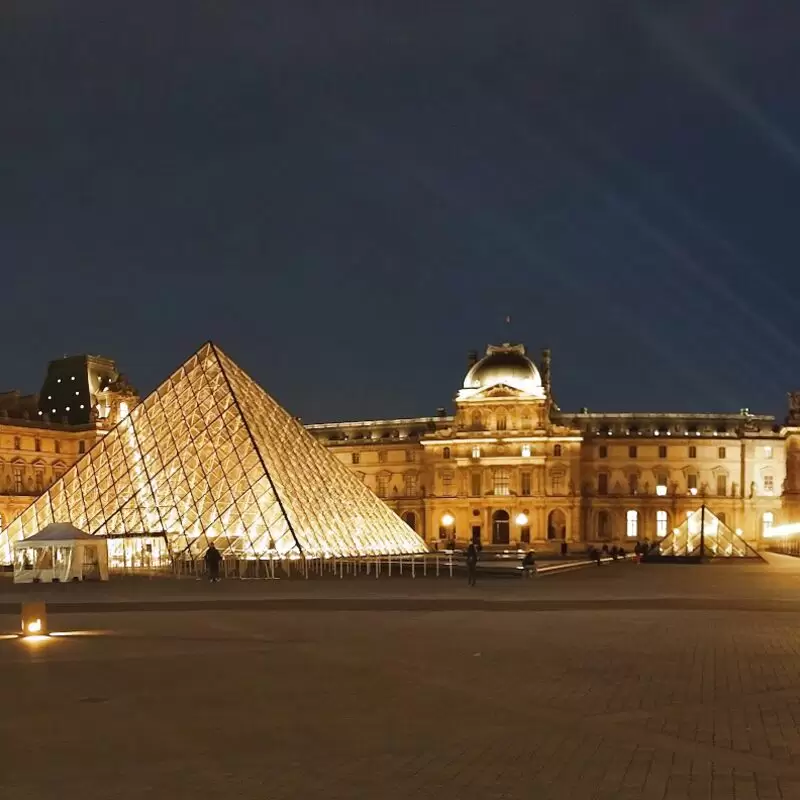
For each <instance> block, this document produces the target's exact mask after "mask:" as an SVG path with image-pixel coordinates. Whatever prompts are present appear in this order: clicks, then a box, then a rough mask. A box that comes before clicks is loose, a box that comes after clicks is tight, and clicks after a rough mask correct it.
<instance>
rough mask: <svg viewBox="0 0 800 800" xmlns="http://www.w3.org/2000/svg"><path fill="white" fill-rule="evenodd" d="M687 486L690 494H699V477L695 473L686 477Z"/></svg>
mask: <svg viewBox="0 0 800 800" xmlns="http://www.w3.org/2000/svg"><path fill="white" fill-rule="evenodd" d="M686 486H687V488H688V489H689V493H690V494H697V475H695V473H694V472H692V473H691V474H689V475H688V476H687V477H686Z"/></svg>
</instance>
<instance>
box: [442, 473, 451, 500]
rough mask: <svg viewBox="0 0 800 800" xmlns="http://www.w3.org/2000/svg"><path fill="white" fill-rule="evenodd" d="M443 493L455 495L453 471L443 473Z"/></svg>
mask: <svg viewBox="0 0 800 800" xmlns="http://www.w3.org/2000/svg"><path fill="white" fill-rule="evenodd" d="M442 493H443V494H446V495H451V494H453V470H451V469H446V470H445V471H444V472H443V473H442Z"/></svg>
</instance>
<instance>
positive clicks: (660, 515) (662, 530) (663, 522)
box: [656, 511, 669, 538]
mask: <svg viewBox="0 0 800 800" xmlns="http://www.w3.org/2000/svg"><path fill="white" fill-rule="evenodd" d="M668 531H669V514H667V512H666V511H656V536H658V537H659V538H663V537H664V536H666V535H667V532H668Z"/></svg>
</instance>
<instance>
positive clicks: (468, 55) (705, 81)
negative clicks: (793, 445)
mask: <svg viewBox="0 0 800 800" xmlns="http://www.w3.org/2000/svg"><path fill="white" fill-rule="evenodd" d="M798 75H800V3H797V2H796V0H784V2H769V0H766V1H765V2H754V1H753V0H686V1H685V2H672V3H663V2H643V1H642V0H630V1H629V2H625V1H623V0H621V1H620V2H615V3H609V2H598V0H561V2H559V3H552V2H539V0H520V1H519V2H517V1H516V0H503V2H502V3H498V2H496V0H487V1H486V2H480V3H479V2H469V1H468V0H458V2H431V0H422V1H420V2H418V1H417V0H403V2H381V0H364V1H363V2H361V3H355V2H351V1H350V0H336V2H328V1H327V0H318V2H305V0H272V2H269V3H253V2H238V3H237V2H224V3H221V2H218V1H217V0H213V1H212V0H206V2H201V1H200V0H191V2H189V0H187V1H186V2H176V1H175V0H160V2H158V3H155V4H150V5H148V4H145V5H142V4H137V3H130V2H121V1H120V0H102V1H101V0H83V1H82V2H80V3H75V2H72V1H71V0H62V2H48V1H47V0H38V1H37V2H31V0H6V2H4V3H3V4H2V6H0V102H1V103H2V107H1V108H2V111H0V113H1V114H2V125H0V144H2V162H0V164H1V165H0V264H2V267H1V269H2V283H1V284H0V291H1V294H0V297H1V298H2V319H3V331H4V342H5V347H4V348H3V351H4V354H3V359H2V367H1V369H0V384H2V385H4V387H7V388H11V387H20V388H22V389H25V390H35V389H37V388H38V386H39V384H40V382H41V379H42V377H43V374H44V369H45V363H46V361H47V360H48V359H50V358H53V357H57V356H60V355H62V354H63V353H75V352H85V351H89V352H101V353H103V354H107V355H109V356H112V357H114V358H116V359H117V360H118V362H119V365H120V367H121V368H122V369H123V370H124V371H125V372H126V373H128V374H129V376H130V377H131V378H132V380H133V382H134V383H135V384H136V385H137V386H138V387H139V388H140V389H142V390H149V389H151V388H153V386H154V385H155V384H156V383H157V382H158V381H160V380H161V379H162V378H163V377H165V375H166V374H167V373H168V372H169V371H170V370H171V369H173V368H174V367H175V366H176V365H177V364H178V363H179V362H180V361H181V360H182V359H183V358H185V357H186V356H187V355H188V354H189V353H190V352H191V351H193V350H194V349H196V348H197V347H198V346H199V345H200V344H201V343H202V342H203V341H204V340H206V339H209V338H213V339H215V340H216V341H218V343H219V344H220V345H221V346H222V347H223V348H224V349H225V350H226V351H227V352H228V353H229V354H230V355H231V356H232V357H233V358H234V359H235V360H237V361H239V363H240V364H241V365H242V366H243V367H244V368H245V369H247V370H248V371H249V372H250V373H251V374H252V375H253V376H254V377H255V378H256V379H258V380H259V382H261V383H262V384H263V385H264V386H265V388H266V389H267V390H268V391H270V392H271V393H273V394H274V395H275V396H276V397H277V398H278V399H279V400H280V401H281V402H283V403H284V404H285V405H286V406H287V407H288V408H289V409H290V410H292V411H293V412H294V413H297V414H300V415H302V416H303V417H304V418H306V419H308V420H322V419H338V418H373V417H379V416H395V415H415V414H425V413H430V412H433V411H434V410H435V408H436V407H437V406H439V405H449V404H450V401H451V398H452V396H453V394H454V392H455V390H456V389H457V388H458V386H459V384H460V382H461V380H462V378H463V374H464V371H465V362H466V352H467V350H469V349H471V348H480V349H482V348H483V347H484V346H485V344H486V343H487V342H489V341H498V340H502V339H503V338H508V337H509V336H510V337H511V338H513V339H515V340H521V341H524V342H525V343H526V344H528V346H529V347H530V348H531V349H532V350H535V351H536V352H537V353H538V350H539V349H540V348H541V347H545V346H549V347H550V348H552V350H553V371H554V384H555V389H556V393H557V399H558V401H559V403H560V404H561V405H562V406H563V407H565V408H577V407H579V406H583V405H586V406H589V407H590V408H591V409H593V410H604V409H610V410H737V409H738V408H740V407H741V406H743V405H747V406H750V407H751V408H752V409H753V410H763V411H768V412H775V413H779V414H782V413H783V410H784V406H785V397H784V395H785V392H786V391H788V390H790V389H795V388H800V266H799V265H798V245H797V239H798V228H800V217H799V216H798V212H799V211H800V99H799V98H800V95H798V92H797V76H798ZM507 314H510V315H511V316H512V325H511V326H510V331H506V330H504V328H505V327H506V326H505V325H504V323H503V319H504V317H505V316H506V315H507Z"/></svg>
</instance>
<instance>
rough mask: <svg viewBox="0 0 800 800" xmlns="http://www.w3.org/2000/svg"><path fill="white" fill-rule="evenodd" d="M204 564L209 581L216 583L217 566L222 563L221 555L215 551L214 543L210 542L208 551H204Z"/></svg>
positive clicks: (217, 575)
mask: <svg viewBox="0 0 800 800" xmlns="http://www.w3.org/2000/svg"><path fill="white" fill-rule="evenodd" d="M205 562H206V569H207V570H208V579H209V581H211V583H216V582H217V581H218V580H219V565H220V563H221V562H222V553H220V551H219V550H217V548H216V545H215V544H214V542H211V544H209V546H208V550H206V555H205Z"/></svg>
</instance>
